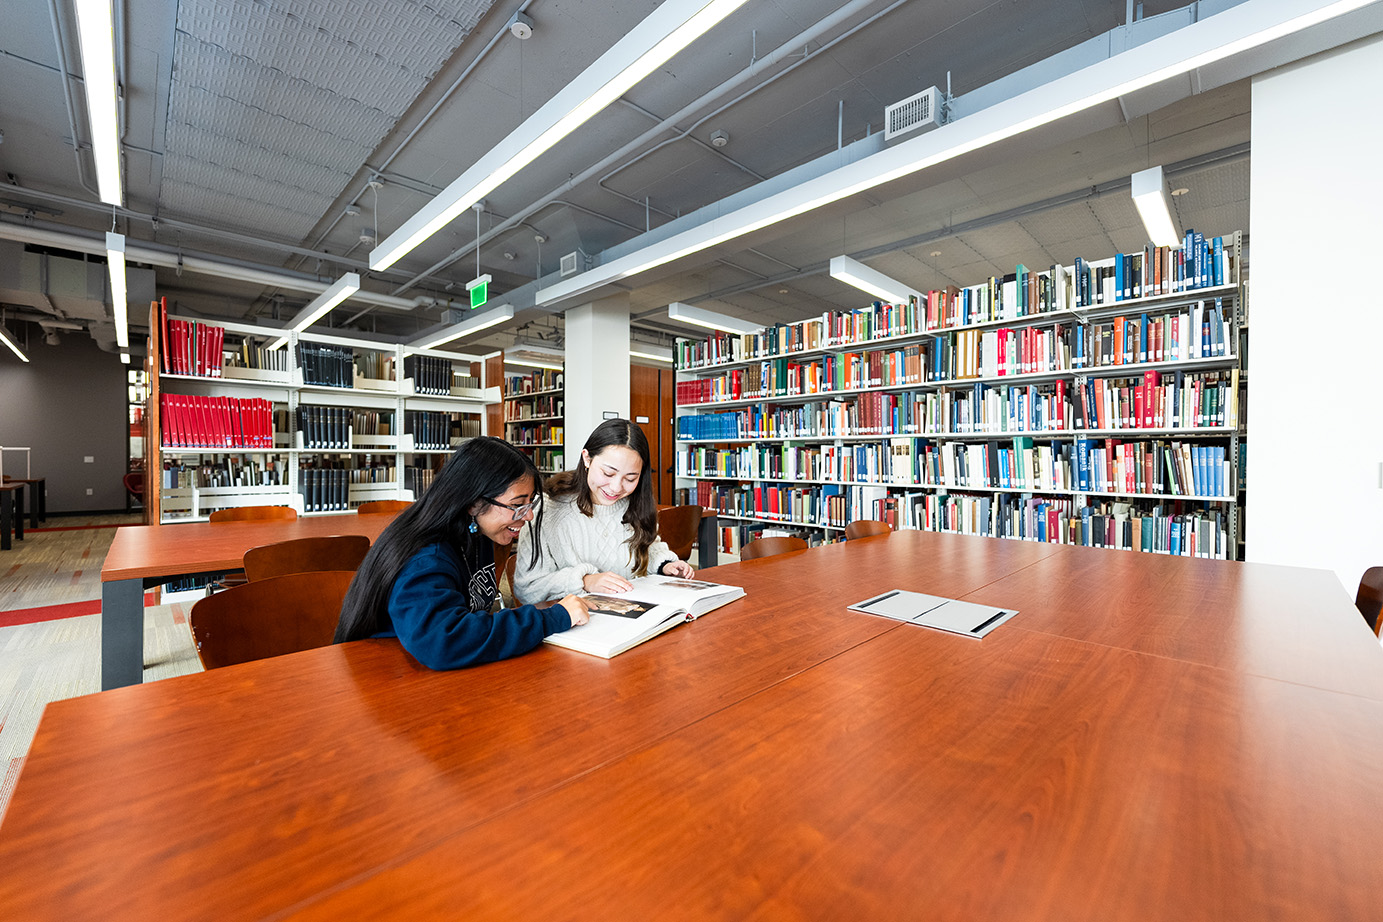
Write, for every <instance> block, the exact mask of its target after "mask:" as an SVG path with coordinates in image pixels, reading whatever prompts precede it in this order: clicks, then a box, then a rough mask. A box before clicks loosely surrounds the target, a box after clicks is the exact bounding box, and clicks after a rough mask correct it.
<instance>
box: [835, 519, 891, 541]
mask: <svg viewBox="0 0 1383 922" xmlns="http://www.w3.org/2000/svg"><path fill="white" fill-rule="evenodd" d="M892 533H893V528H892V527H891V526H890V525H889V524H888V523H887V522H880V521H879V520H878V519H859V520H858V521H854V522H850V523H849V524H847V525H846V526H845V540H846V541H853V540H855V539H856V538H868V537H869V536H870V535H890V534H892Z"/></svg>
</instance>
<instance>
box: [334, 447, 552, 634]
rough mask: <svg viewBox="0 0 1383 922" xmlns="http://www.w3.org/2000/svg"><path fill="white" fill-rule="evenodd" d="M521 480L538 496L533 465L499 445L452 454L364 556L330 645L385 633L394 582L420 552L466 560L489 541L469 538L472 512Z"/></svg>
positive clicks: (537, 544) (536, 545) (536, 527)
mask: <svg viewBox="0 0 1383 922" xmlns="http://www.w3.org/2000/svg"><path fill="white" fill-rule="evenodd" d="M525 474H527V475H528V476H529V477H532V478H533V488H534V491H535V493H541V492H542V489H543V475H542V474H540V473H539V472H538V469H537V468H536V467H534V466H533V461H532V459H531V458H529V457H528V456H527V455H525V454H524V453H523V452H521V451H519V450H518V449H517V448H515V447H514V446H513V445H510V444H509V443H508V442H506V441H504V440H502V439H497V438H493V437H491V436H477V437H476V438H473V439H468V440H467V441H466V442H464V443H463V444H462V445H461V447H460V448H458V449H456V451H455V452H453V453H452V456H451V457H450V458H448V459H447V463H446V464H444V465H443V466H442V470H441V471H440V472H439V473H438V474H437V477H436V478H435V479H434V480H433V482H432V486H430V487H428V490H427V492H426V493H424V494H423V498H422V499H420V500H418V501H417V502H416V503H414V504H413V505H411V506H409V507H408V508H407V509H405V510H403V511H402V512H400V513H399V516H398V518H396V519H395V520H394V521H393V522H391V523H389V527H388V528H386V529H385V530H384V533H383V534H381V535H380V536H379V538H378V539H377V540H376V541H375V543H374V546H373V547H371V548H370V552H369V553H368V554H366V555H365V560H364V561H363V562H362V563H361V564H360V569H359V570H357V571H356V574H355V579H353V580H351V588H350V590H349V591H348V592H347V593H346V600H345V602H344V603H343V604H342V606H341V620H340V621H339V622H337V625H336V637H335V640H334V642H335V643H344V642H345V641H348V640H359V639H361V638H362V637H371V636H373V635H375V634H377V633H379V632H380V631H381V630H383V624H384V623H385V621H384V618H383V617H382V616H383V615H384V614H386V613H387V611H388V607H389V593H390V592H391V591H392V590H393V588H394V580H396V579H398V576H399V573H400V571H402V570H403V568H404V565H405V564H407V563H408V561H409V560H410V559H411V558H412V557H413V555H414V554H416V553H417V552H418V551H419V550H420V549H422V548H423V547H425V546H427V545H429V544H435V543H437V542H438V541H446V542H448V543H450V544H451V546H452V547H453V548H455V549H456V553H457V554H459V555H461V556H462V557H463V558H464V557H466V552H467V551H469V550H472V549H473V548H474V546H475V545H476V544H477V543H478V542H481V541H489V540H490V539H489V538H487V537H485V535H483V534H481V533H479V532H476V533H475V534H472V533H471V531H470V525H471V523H472V522H474V521H475V519H474V517H473V516H472V515H471V514H470V508H471V506H473V505H475V504H476V503H477V502H478V501H480V500H485V499H494V498H495V497H496V496H499V495H500V494H502V493H504V491H506V490H508V489H509V487H510V486H511V485H512V484H513V483H514V482H515V481H517V480H519V479H520V478H522V477H523V476H524V475H525ZM542 519H543V513H542V510H541V508H540V509H539V511H538V514H537V515H536V516H535V517H534V519H533V521H532V523H531V524H530V525H529V527H530V528H532V529H533V564H534V565H536V564H537V563H538V559H539V555H540V554H541V550H540V548H541V547H542V540H541V538H542Z"/></svg>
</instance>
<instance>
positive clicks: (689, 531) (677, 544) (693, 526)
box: [658, 506, 701, 560]
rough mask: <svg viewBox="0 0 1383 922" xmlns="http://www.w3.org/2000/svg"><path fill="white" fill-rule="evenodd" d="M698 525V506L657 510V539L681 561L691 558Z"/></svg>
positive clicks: (699, 516)
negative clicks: (663, 542)
mask: <svg viewBox="0 0 1383 922" xmlns="http://www.w3.org/2000/svg"><path fill="white" fill-rule="evenodd" d="M700 525H701V507H700V506H664V507H662V508H661V509H659V510H658V537H660V538H662V539H663V541H665V542H666V543H667V546H668V549H669V550H671V551H672V552H673V553H674V554H676V555H677V556H678V557H680V558H681V559H682V560H686V559H688V558H689V557H691V552H692V545H693V544H695V543H696V530H697V528H698V527H699V526H700Z"/></svg>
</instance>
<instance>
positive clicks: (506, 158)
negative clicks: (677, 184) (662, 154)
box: [370, 0, 746, 271]
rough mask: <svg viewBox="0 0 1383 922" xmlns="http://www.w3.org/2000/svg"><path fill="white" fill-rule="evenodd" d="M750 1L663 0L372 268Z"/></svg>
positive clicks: (386, 244) (405, 230)
mask: <svg viewBox="0 0 1383 922" xmlns="http://www.w3.org/2000/svg"><path fill="white" fill-rule="evenodd" d="M745 2H746V0H706V2H701V3H687V2H671V0H670V2H665V3H663V4H662V5H661V6H660V7H658V8H657V9H656V10H654V11H653V12H652V13H650V14H649V15H648V16H647V17H646V18H645V19H644V20H643V21H642V22H640V23H639V24H638V25H637V26H635V27H634V28H633V29H632V30H630V31H629V33H628V34H627V35H625V36H624V38H622V39H620V40H619V41H618V42H616V43H615V44H614V45H613V46H612V47H611V48H610V50H608V51H606V52H605V53H604V54H603V55H601V56H600V57H599V58H598V59H597V60H596V61H595V63H593V64H592V65H591V66H590V67H587V68H586V69H585V70H584V71H582V73H581V75H580V76H578V77H577V78H576V79H575V80H573V81H572V82H571V83H569V84H568V85H567V86H566V87H565V88H563V89H562V90H560V91H558V93H557V94H556V95H555V96H553V97H552V98H551V99H550V100H548V101H547V103H545V104H544V105H543V106H542V107H541V108H540V109H539V110H538V111H537V112H535V113H533V114H532V115H531V116H529V117H528V118H527V119H525V120H524V122H523V124H521V125H519V127H518V128H515V129H514V130H513V131H512V132H510V133H509V135H508V137H506V138H505V139H504V140H503V141H501V142H500V143H499V144H497V145H495V146H494V148H492V149H491V150H490V151H489V152H488V153H487V154H485V155H484V156H483V157H481V158H480V160H478V161H477V162H476V163H475V164H474V165H473V166H471V167H470V169H468V170H466V171H465V172H463V173H462V174H461V175H460V176H459V177H457V178H456V180H455V181H453V182H452V183H451V184H450V185H448V186H447V187H446V188H445V189H443V190H442V191H441V192H440V193H438V194H437V195H436V197H434V198H433V199H432V201H430V202H428V204H427V205H425V206H423V208H422V209H420V210H419V211H418V212H417V213H416V214H414V215H413V216H412V217H411V218H409V219H408V220H407V221H405V222H404V223H403V226H402V227H400V228H399V229H398V230H396V231H394V233H392V234H390V235H389V236H388V237H387V238H385V239H384V241H383V242H382V243H380V244H379V246H377V247H375V248H374V249H373V250H371V251H370V268H371V269H374V270H376V271H378V270H381V269H387V268H388V267H389V266H392V265H393V264H394V263H395V262H397V261H398V260H399V259H400V258H401V257H403V256H404V255H405V254H406V253H408V252H409V251H410V250H412V249H413V248H414V247H416V246H418V244H420V243H422V242H423V241H424V240H426V239H427V238H428V237H431V236H432V235H433V234H435V233H436V232H437V231H439V230H441V229H442V228H443V227H445V226H446V225H447V224H449V223H450V222H451V221H452V220H453V219H454V218H456V216H457V215H460V214H462V213H463V212H465V211H466V210H468V209H469V208H470V207H471V206H472V205H474V204H475V203H476V202H478V201H480V200H481V199H483V198H484V197H485V196H487V195H489V194H490V193H491V192H492V191H494V189H495V188H497V187H498V186H499V185H500V184H501V183H503V182H504V181H505V180H507V179H509V178H510V177H511V176H513V175H514V174H515V173H517V172H518V171H519V170H521V169H523V168H524V167H525V166H527V165H528V164H530V163H532V162H533V161H534V160H535V159H536V158H537V157H538V156H539V155H540V154H542V153H543V152H544V151H546V150H547V149H548V148H550V147H552V145H554V144H556V143H557V142H558V141H560V140H561V139H562V138H564V137H566V136H567V135H568V134H570V133H571V132H572V131H574V130H576V128H578V127H579V126H581V125H582V124H584V123H585V122H586V121H588V120H589V119H590V118H591V117H593V116H594V115H595V114H596V113H597V112H599V111H600V110H602V109H604V108H605V107H606V106H608V105H609V104H610V103H612V102H614V101H615V100H616V99H618V98H619V97H620V96H621V95H623V94H624V93H625V92H627V91H628V90H629V89H630V88H631V87H633V86H634V85H635V84H636V83H638V82H639V81H640V80H642V79H643V78H644V77H646V76H648V74H650V73H651V72H652V71H654V70H655V69H657V68H658V67H660V66H662V65H663V64H664V63H666V62H667V61H668V60H669V59H671V58H672V56H673V55H675V54H677V52H679V51H681V50H682V49H683V48H685V47H687V46H688V45H690V44H691V43H692V42H693V41H695V40H696V39H697V38H698V37H700V36H701V35H703V34H704V33H705V32H707V31H708V30H709V29H710V28H711V27H712V26H714V25H715V24H716V23H718V22H720V21H721V20H722V19H724V18H725V17H726V16H728V15H730V14H731V13H733V12H734V11H735V10H736V9H738V8H739V7H740V6H742V5H743V4H744V3H745ZM607 75H608V76H607ZM592 83H595V84H596V86H595V87H594V89H588V87H590V85H591V84H592Z"/></svg>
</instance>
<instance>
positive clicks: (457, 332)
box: [409, 304, 514, 349]
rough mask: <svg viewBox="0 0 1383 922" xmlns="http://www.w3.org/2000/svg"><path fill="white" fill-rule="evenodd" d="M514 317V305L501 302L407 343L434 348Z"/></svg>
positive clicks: (424, 347) (420, 347) (418, 346)
mask: <svg viewBox="0 0 1383 922" xmlns="http://www.w3.org/2000/svg"><path fill="white" fill-rule="evenodd" d="M512 319H514V306H513V305H512V304H501V305H500V306H499V307H497V308H495V309H494V310H492V311H486V312H485V313H483V314H477V315H475V316H474V317H469V318H467V319H465V320H463V321H461V322H460V323H454V324H452V325H451V326H449V327H447V328H446V329H444V330H441V331H438V332H435V333H429V334H428V335H426V336H420V337H418V338H417V339H415V340H413V341H412V342H411V343H409V345H410V346H414V347H416V348H418V349H435V348H437V347H438V346H440V345H442V343H449V342H451V341H452V340H453V339H460V338H461V337H462V336H465V335H466V334H468V333H475V332H478V331H480V330H484V329H488V328H489V327H492V326H495V325H496V324H500V323H504V322H505V321H506V320H512Z"/></svg>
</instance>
